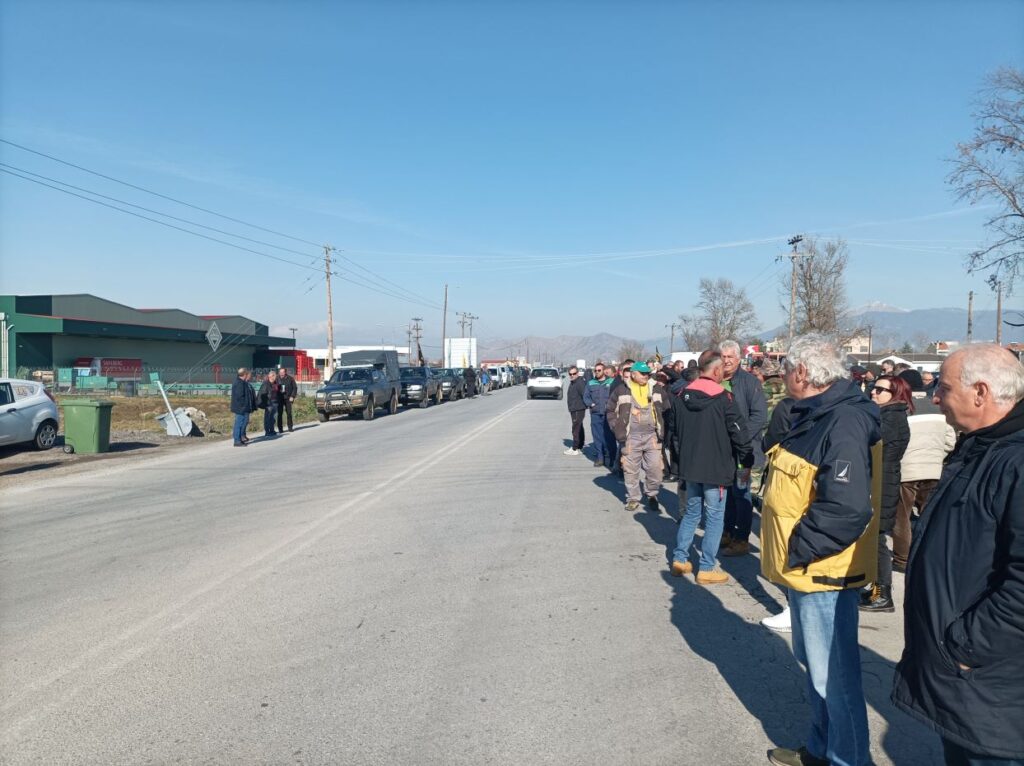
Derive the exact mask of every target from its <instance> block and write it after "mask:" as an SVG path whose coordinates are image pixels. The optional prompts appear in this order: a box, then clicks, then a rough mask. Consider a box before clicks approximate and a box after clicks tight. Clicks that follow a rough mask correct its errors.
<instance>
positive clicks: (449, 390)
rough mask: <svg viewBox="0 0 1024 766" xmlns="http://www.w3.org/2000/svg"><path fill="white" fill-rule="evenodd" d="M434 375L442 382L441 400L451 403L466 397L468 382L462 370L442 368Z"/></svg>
mask: <svg viewBox="0 0 1024 766" xmlns="http://www.w3.org/2000/svg"><path fill="white" fill-rule="evenodd" d="M433 372H434V375H436V376H437V377H438V379H439V380H440V381H441V398H442V399H446V400H447V401H449V402H454V401H455V400H456V399H462V398H463V397H465V395H466V380H465V378H463V377H462V370H456V369H454V368H452V367H442V368H441V369H437V370H434V371H433Z"/></svg>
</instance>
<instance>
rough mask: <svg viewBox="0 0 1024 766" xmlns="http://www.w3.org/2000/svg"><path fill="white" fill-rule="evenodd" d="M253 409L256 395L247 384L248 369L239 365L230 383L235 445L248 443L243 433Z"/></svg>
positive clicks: (232, 433)
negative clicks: (236, 374)
mask: <svg viewBox="0 0 1024 766" xmlns="http://www.w3.org/2000/svg"><path fill="white" fill-rule="evenodd" d="M255 409H256V395H255V394H254V393H253V390H252V386H251V385H249V370H248V369H247V368H245V367H239V368H238V377H237V378H235V380H234V382H233V383H232V384H231V412H232V413H233V414H234V416H235V423H234V427H233V428H232V429H231V435H232V436H233V437H234V442H235V446H236V447H244V446H245V445H246V444H248V443H249V437H247V436H246V435H245V433H246V431H247V430H248V428H249V416H250V415H251V414H252V412H253V411H254V410H255Z"/></svg>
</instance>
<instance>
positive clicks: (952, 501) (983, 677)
mask: <svg viewBox="0 0 1024 766" xmlns="http://www.w3.org/2000/svg"><path fill="white" fill-rule="evenodd" d="M742 361H743V360H742V359H741V353H740V346H739V344H738V343H736V342H735V341H725V342H723V343H721V344H719V345H718V346H717V347H716V348H713V349H708V350H706V351H704V352H703V353H702V354H701V355H700V357H699V359H697V360H695V361H692V362H690V363H689V364H687V365H684V364H683V363H682V362H674V363H672V364H667V365H662V364H661V363H660V360H658V359H650V360H646V361H643V360H641V361H637V360H632V359H627V360H625V361H624V362H623V363H622V364H621V365H620V366H618V367H616V366H614V365H605V364H602V363H597V364H595V365H594V367H593V371H592V375H587V376H586V377H585V376H584V371H583V370H580V369H578V368H576V367H571V368H570V369H569V386H568V390H567V394H566V399H567V404H568V409H569V414H570V419H571V434H572V445H571V446H570V447H569V448H568V449H567V450H566V451H565V454H566V455H571V456H572V455H581V454H586V449H585V446H586V439H585V431H584V421H585V419H586V415H587V413H589V415H590V429H591V436H592V451H591V452H590V453H589V455H588V457H590V458H592V459H593V462H594V466H595V467H605V468H607V469H610V470H611V471H613V472H615V473H617V474H618V475H620V476H621V477H622V479H623V480H624V482H625V489H626V505H625V508H626V510H627V511H630V512H635V511H638V510H640V509H641V508H643V507H646V508H647V509H648V510H649V511H652V512H660V511H661V510H662V509H661V506H660V505H659V492H660V491H661V489H662V485H663V483H664V482H666V481H669V480H672V479H677V480H678V482H679V497H680V500H681V501H683V500H684V502H682V503H681V505H680V508H681V512H680V517H679V519H678V521H679V529H678V534H677V540H676V546H675V551H674V553H673V557H672V562H671V573H672V575H674V576H677V577H683V576H686V575H690V574H693V575H694V577H695V580H696V582H697V583H698V584H700V585H704V586H714V585H720V584H722V583H726V582H728V581H729V576H728V575H727V574H725V573H724V572H722V571H721V569H720V568H719V566H718V556H720V555H721V556H745V555H749V554H750V553H751V544H750V536H751V532H752V527H753V522H754V507H755V504H756V505H757V506H758V507H759V508H760V532H759V544H760V556H761V571H762V573H763V575H764V576H765V577H766V578H767V579H768V580H770V581H771V582H773V583H775V584H777V585H779V586H780V587H781V588H783V590H784V592H785V594H786V597H787V601H788V607H787V608H786V609H785V610H784V611H783V612H782V613H781V614H779V615H774V616H771V617H768V618H766V619H765V620H763V621H762V623H763V624H764V625H765V626H766V627H768V628H771V629H773V630H781V631H791V632H792V634H793V650H794V654H795V655H796V658H797V659H798V660H799V661H800V663H801V664H802V665H803V666H804V667H805V669H806V670H807V677H808V697H809V700H810V707H811V711H810V712H811V727H810V731H809V732H808V733H807V735H806V736H805V738H804V740H803V742H802V743H800V744H799V745H798V746H796V747H793V748H786V747H776V748H774V749H772V750H770V751H769V752H768V760H769V761H770V762H771V763H773V764H781V765H784V766H818V765H820V766H827V765H828V764H837V765H840V766H863V765H864V764H868V763H870V762H871V756H870V752H869V739H868V722H867V707H866V704H865V700H864V693H863V689H862V684H861V668H860V653H859V647H858V621H859V614H860V612H862V611H864V612H878V613H883V614H884V613H890V612H893V611H894V610H895V599H894V597H893V589H892V582H893V573H894V572H896V573H903V574H905V578H906V579H905V582H904V586H905V587H904V591H905V597H904V602H905V603H904V615H905V619H904V624H905V631H904V632H905V649H904V652H903V657H902V660H901V661H900V663H899V665H898V666H897V668H896V674H895V680H894V686H893V693H892V700H893V702H894V704H895V705H896V706H897V707H898V708H900V709H901V710H903V711H905V712H906V713H908V714H910V715H911V716H913V717H915V718H917V719H918V720H920V721H923V722H924V723H926V724H927V725H929V726H930V727H932V728H933V729H934V730H935V731H936V732H937V733H938V734H939V736H940V737H941V739H942V745H943V750H944V753H945V759H946V763H947V764H972V765H977V766H981V764H1024V481H1022V479H1024V368H1022V366H1021V362H1020V361H1018V359H1017V358H1016V357H1015V356H1014V355H1013V354H1011V353H1010V352H1009V351H1007V350H1006V349H1003V348H1001V347H1000V346H998V345H994V344H974V345H968V346H966V347H963V348H961V349H960V350H958V351H955V352H954V353H952V354H950V355H949V357H947V358H946V360H945V361H944V362H943V364H942V367H941V369H940V371H939V374H938V375H934V374H932V373H930V372H924V373H921V372H919V371H917V370H915V369H911V368H910V367H909V366H907V365H893V364H891V363H883V364H882V365H881V366H880V367H878V368H875V367H871V368H867V367H860V366H853V367H847V365H846V363H845V354H843V353H842V351H841V349H840V348H839V347H838V346H837V345H836V344H835V343H834V342H832V341H831V340H829V339H827V338H825V337H823V336H817V335H808V336H804V337H800V338H796V339H794V341H793V342H792V344H791V346H790V348H789V349H788V352H787V354H786V356H785V357H784V358H783V359H781V361H775V360H758V361H756V362H753V363H752V364H750V365H749V366H746V367H745V366H744V365H743V364H742ZM701 522H703V528H704V532H703V536H702V537H701V538H700V542H699V546H698V544H697V541H696V539H695V538H696V536H697V528H698V526H699V525H700V524H701Z"/></svg>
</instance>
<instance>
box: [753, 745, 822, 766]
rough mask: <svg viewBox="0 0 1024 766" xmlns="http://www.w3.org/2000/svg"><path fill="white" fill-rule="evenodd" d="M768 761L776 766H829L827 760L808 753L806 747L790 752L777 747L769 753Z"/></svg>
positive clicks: (787, 749)
mask: <svg viewBox="0 0 1024 766" xmlns="http://www.w3.org/2000/svg"><path fill="white" fill-rule="evenodd" d="M768 761H769V762H770V763H774V764H775V766H828V760H827V759H826V758H818V757H817V756H814V755H811V754H810V753H808V752H807V748H806V747H801V748H800V749H799V750H790V749H789V748H786V747H776V748H774V749H773V750H769V751H768Z"/></svg>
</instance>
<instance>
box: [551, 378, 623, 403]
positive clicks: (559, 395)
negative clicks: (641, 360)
mask: <svg viewBox="0 0 1024 766" xmlns="http://www.w3.org/2000/svg"><path fill="white" fill-rule="evenodd" d="M639 374H640V373H637V375H639ZM555 398H556V399H561V398H562V392H561V391H559V392H558V394H556V395H555Z"/></svg>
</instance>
